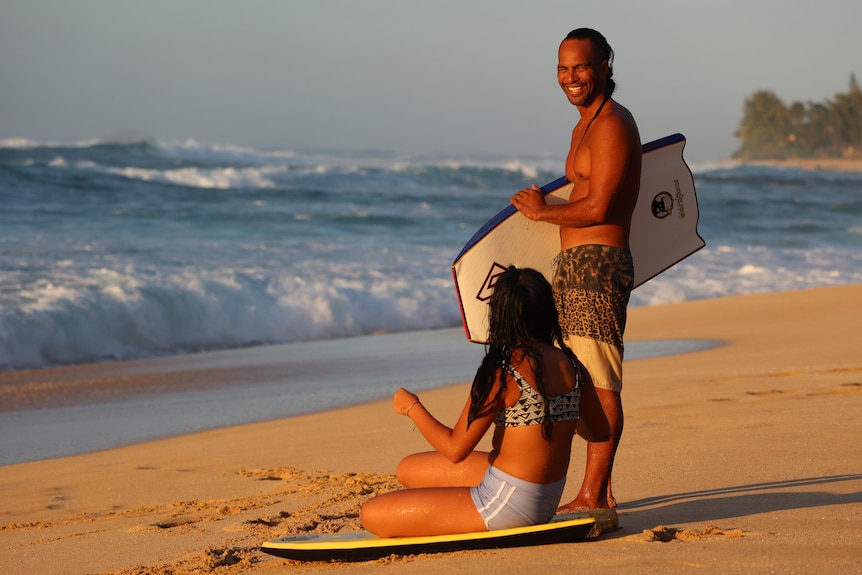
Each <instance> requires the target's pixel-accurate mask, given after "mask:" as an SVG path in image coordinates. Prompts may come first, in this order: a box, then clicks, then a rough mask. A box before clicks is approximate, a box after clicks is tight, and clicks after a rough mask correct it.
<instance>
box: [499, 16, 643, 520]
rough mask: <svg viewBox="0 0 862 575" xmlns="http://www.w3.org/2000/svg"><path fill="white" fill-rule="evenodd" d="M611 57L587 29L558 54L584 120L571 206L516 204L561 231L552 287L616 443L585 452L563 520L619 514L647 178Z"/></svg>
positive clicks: (519, 197)
mask: <svg viewBox="0 0 862 575" xmlns="http://www.w3.org/2000/svg"><path fill="white" fill-rule="evenodd" d="M613 57H614V52H613V50H612V49H611V47H610V46H609V45H608V42H607V40H605V37H604V36H602V35H601V34H600V33H599V32H596V31H595V30H591V29H589V28H579V29H577V30H573V31H572V32H570V33H569V35H568V36H566V38H565V40H563V42H562V43H561V44H560V49H559V63H558V64H557V80H558V82H559V84H560V87H561V88H562V89H563V91H564V92H565V94H566V97H567V98H568V99H569V102H571V103H572V104H574V105H575V106H576V107H577V108H578V112H580V120H579V121H578V123H577V125H576V126H575V128H574V130H573V132H572V143H571V148H570V150H569V154H568V156H567V158H566V177H567V178H568V179H569V181H571V182H572V184H573V188H572V191H571V195H570V197H569V201H568V203H566V204H560V205H548V204H546V203H545V200H544V196H543V195H542V193H541V192H540V191H539V188H538V187H537V186H535V185H533V187H532V188H526V189H524V190H521V191H520V192H518V193H516V194H515V195H514V197H513V198H512V200H511V203H512V204H513V205H514V206H515V207H516V208H517V209H518V210H519V211H520V212H521V213H523V214H524V216H526V217H527V218H529V219H531V220H537V221H544V222H549V223H552V224H554V225H558V226H560V250H561V251H560V255H559V256H558V262H557V269H556V272H555V274H554V278H553V282H552V283H553V286H554V295H555V298H556V304H557V309H558V311H559V313H560V324H561V326H562V328H563V332H564V335H565V338H566V343H567V345H568V346H569V347H570V348H571V349H572V350H573V351H574V352H575V353H576V354H577V355H578V358H579V359H580V360H581V361H582V362H583V363H584V365H585V366H586V368H587V370H588V371H589V373H590V375H591V376H592V379H593V382H594V384H595V387H596V394H597V395H598V398H599V402H600V404H601V407H602V409H603V411H604V413H605V416H606V417H607V419H608V423H609V424H610V427H611V438H610V440H609V441H605V442H589V443H588V444H587V463H586V469H585V473H584V482H583V484H582V486H581V489H580V491H579V493H578V495H577V496H576V497H575V499H574V500H572V501H570V502H569V503H567V504H565V505H563V506H561V507H560V511H569V510H583V509H596V508H602V507H615V506H616V501H615V499H614V496H613V493H612V491H611V470H612V469H613V463H614V455H615V454H616V450H617V446H618V445H619V441H620V436H621V435H622V431H623V408H622V402H621V400H620V391H621V390H622V361H623V332H624V330H625V322H626V306H627V305H628V301H629V294H630V293H631V290H632V286H633V282H634V267H633V264H632V259H631V252H630V251H629V229H630V227H631V217H632V211H633V210H634V206H635V202H636V201H637V196H638V190H639V188H640V176H641V143H640V135H639V134H638V128H637V125H636V124H635V120H634V118H633V117H632V115H631V113H630V112H629V111H628V110H627V109H626V108H624V107H623V106H621V105H620V104H619V103H617V102H616V101H614V100H612V99H611V95H612V94H613V91H614V88H615V86H616V84H615V82H614V80H613V79H612V76H613V69H612V65H613Z"/></svg>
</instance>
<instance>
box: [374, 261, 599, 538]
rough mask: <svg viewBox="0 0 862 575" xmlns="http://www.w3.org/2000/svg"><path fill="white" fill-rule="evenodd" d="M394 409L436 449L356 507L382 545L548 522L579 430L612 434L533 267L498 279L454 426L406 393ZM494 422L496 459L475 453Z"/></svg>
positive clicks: (413, 459) (594, 436) (403, 466)
mask: <svg viewBox="0 0 862 575" xmlns="http://www.w3.org/2000/svg"><path fill="white" fill-rule="evenodd" d="M555 342H556V344H557V345H558V346H559V347H555V346H554V343H555ZM579 406H583V408H584V409H583V410H582V413H581V417H580V418H579V417H578V411H579ZM393 408H394V410H395V412H396V413H399V414H402V415H406V416H407V417H409V418H410V419H411V420H412V422H413V423H414V424H415V425H416V428H417V429H419V431H421V432H422V435H423V436H424V437H425V439H426V440H428V443H430V444H431V446H432V447H434V449H435V450H436V451H432V452H425V453H416V454H413V455H410V456H408V457H406V458H405V459H404V460H402V461H401V463H400V464H399V465H398V470H397V471H396V476H397V478H398V480H399V481H400V482H401V483H402V484H403V485H404V486H405V487H408V489H404V490H401V491H393V492H391V493H385V494H383V495H380V496H378V497H375V498H373V499H371V500H369V501H368V502H366V503H365V504H364V505H363V506H362V512H361V516H360V518H361V521H362V525H363V526H364V527H365V529H367V530H368V531H371V532H372V533H374V534H376V535H379V536H381V537H397V536H418V535H442V534H447V533H468V532H475V531H487V530H491V529H507V528H511V527H521V526H525V525H535V524H539V523H545V522H547V521H548V520H550V519H551V517H553V515H554V513H555V512H556V509H557V505H559V501H560V496H561V495H562V493H563V487H564V486H565V483H566V472H567V470H568V467H569V455H570V453H571V443H572V437H573V436H574V435H575V433H576V431H577V433H579V434H580V435H582V436H584V437H585V438H586V439H588V440H590V441H606V440H607V436H608V425H607V420H605V419H604V418H603V416H602V415H601V413H602V411H601V409H599V408H598V398H597V397H596V395H595V391H594V390H593V387H592V382H591V381H590V379H589V375H588V374H587V372H586V370H585V369H584V368H583V366H581V364H580V363H579V362H578V360H577V358H576V357H575V355H574V354H573V353H572V352H571V350H569V349H568V348H567V347H566V346H565V344H564V343H563V338H562V334H561V332H560V325H559V322H558V319H557V310H556V307H555V306H554V298H553V294H552V292H551V286H550V284H548V282H547V280H545V278H544V276H542V274H540V273H539V272H537V271H535V270H532V269H516V268H509V270H508V271H506V272H504V273H503V274H501V275H500V277H499V279H498V280H497V283H496V285H495V287H494V293H493V295H492V296H491V301H490V306H489V334H488V344H487V347H486V354H485V357H484V359H483V360H482V363H481V365H480V366H479V369H478V370H477V372H476V377H475V378H474V379H473V386H472V388H471V390H470V397H468V398H467V404H466V405H465V406H464V410H463V411H462V413H461V416H460V417H459V419H458V421H457V423H456V424H455V427H454V428H452V429H450V428H449V427H446V426H445V425H443V424H442V423H440V422H439V421H438V420H437V419H435V418H434V416H432V415H431V414H430V413H429V412H428V410H427V409H425V407H424V406H423V405H422V403H421V402H420V401H419V398H418V397H417V396H416V395H414V394H413V393H410V392H409V391H407V390H405V389H399V390H398V391H397V392H395V396H394V398H393ZM492 423H493V424H494V425H495V429H494V438H493V442H492V445H493V449H492V451H491V452H490V453H487V452H481V451H473V449H474V448H475V447H476V445H477V444H478V443H479V440H481V439H482V437H483V436H484V435H485V432H486V431H488V429H489V428H490V427H491V424H492Z"/></svg>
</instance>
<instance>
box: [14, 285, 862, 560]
mask: <svg viewBox="0 0 862 575" xmlns="http://www.w3.org/2000/svg"><path fill="white" fill-rule="evenodd" d="M860 302H862V285H849V286H841V287H833V288H821V289H815V290H805V291H794V292H780V293H768V294H759V295H749V296H740V297H728V298H723V299H714V300H701V301H693V302H686V303H682V304H674V305H666V306H654V307H639V308H633V309H631V310H630V319H629V327H628V331H627V341H630V342H632V341H646V340H665V339H701V340H713V341H715V342H716V343H717V344H718V345H716V346H715V347H712V348H710V349H706V350H703V351H698V352H694V353H687V354H681V355H672V356H665V357H654V358H648V359H638V360H634V361H629V362H627V363H626V367H625V369H626V374H625V385H626V387H625V390H624V392H623V401H624V405H625V409H626V430H625V434H624V436H623V441H622V445H621V447H620V451H619V454H618V457H617V466H616V472H615V476H614V488H615V493H616V496H617V498H618V499H619V501H620V507H619V509H618V511H619V523H620V528H619V529H618V530H616V531H614V532H611V533H607V534H605V535H603V536H601V537H600V538H598V539H597V540H593V541H588V542H582V543H573V544H565V545H554V546H538V547H529V548H519V549H503V550H494V551H473V552H460V553H452V554H442V555H418V556H409V557H391V558H387V559H383V560H379V561H372V562H363V563H350V564H339V563H336V564H329V563H299V562H292V561H285V560H282V559H279V558H276V557H272V556H270V555H267V554H264V553H261V552H260V551H259V550H258V546H259V545H260V543H261V542H262V541H265V540H267V539H272V538H275V537H279V536H283V535H286V534H289V533H304V532H333V531H339V530H354V529H359V523H358V518H357V514H358V510H359V507H360V505H361V503H362V502H363V501H364V500H366V499H367V498H368V497H370V496H371V495H373V494H375V493H379V492H383V491H387V490H390V489H393V488H395V487H396V484H395V482H394V478H393V476H392V473H393V471H394V468H395V465H396V463H397V462H398V460H399V459H400V458H401V457H403V456H404V455H406V454H408V453H410V452H412V451H417V450H424V449H426V445H425V443H424V441H423V440H422V437H421V436H420V435H419V434H418V432H413V431H412V426H411V425H410V424H409V421H408V420H406V419H405V418H403V417H400V416H397V415H395V414H394V413H393V412H392V411H391V407H390V404H389V402H388V401H377V402H372V403H366V404H363V405H358V406H353V407H347V408H340V409H336V410H331V411H325V412H321V413H315V414H311V415H302V416H297V417H292V418H288V419H283V420H277V421H270V422H265V423H258V424H251V425H242V426H235V427H226V428H222V429H218V430H214V431H207V432H202V433H197V434H193V435H186V436H181V437H175V438H171V439H165V440H160V441H153V442H148V443H143V444H139V445H133V446H129V447H123V448H117V449H111V450H107V451H101V452H97V453H91V454H86V455H78V456H72V457H64V458H59V459H51V460H45V461H35V462H29V463H21V464H14V465H7V466H3V467H0V493H2V506H0V542H2V545H0V565H2V571H3V573H6V574H9V575H16V574H22V575H23V574H28V575H29V574H33V573H44V574H116V575H120V574H122V575H132V574H135V575H141V574H149V573H158V574H173V575H184V574H191V573H208V572H214V573H222V574H225V575H231V574H238V573H342V572H350V573H378V572H381V571H384V570H385V572H387V573H408V574H410V573H454V572H463V573H477V572H484V573H500V574H503V573H506V574H512V573H532V572H535V571H536V570H538V569H541V570H542V571H543V572H548V573H557V572H559V573H563V572H566V573H572V572H575V571H580V570H585V571H586V570H588V571H589V572H590V573H614V574H618V573H690V572H698V573H730V572H735V573H767V572H772V573H839V574H840V573H847V574H850V573H859V572H862V442H860V441H859V439H860V438H862V415H861V414H862V353H860V349H862V335H860V333H859V326H862V305H860ZM247 352H249V351H248V350H239V351H237V352H235V353H237V354H240V356H239V357H241V354H243V353H247ZM159 361H162V360H152V363H150V365H151V368H150V370H149V371H148V373H147V374H144V375H140V376H136V375H135V374H134V373H130V374H125V375H124V377H131V378H134V377H142V378H143V377H146V378H148V379H147V381H144V380H143V379H142V380H141V381H140V382H139V383H140V384H141V386H143V387H144V388H145V387H146V385H144V384H147V385H150V384H151V385H154V386H155V385H158V381H159V378H158V362H159ZM165 361H167V360H165ZM236 365H239V366H241V368H242V369H245V370H247V373H248V375H247V377H248V378H249V379H250V380H255V379H260V378H261V377H262V375H261V374H257V373H255V367H254V365H248V364H247V363H243V362H242V361H241V360H240V361H237V363H236ZM88 369H91V370H92V374H93V376H94V377H95V376H98V377H106V376H109V375H110V372H111V370H112V367H111V366H110V365H105V364H103V365H100V366H92V368H88V367H86V366H84V367H76V368H74V370H75V377H80V378H85V377H86V375H87V370H88ZM220 369H226V370H227V369H230V370H236V369H237V368H236V367H231V366H230V365H219V366H212V367H210V368H207V367H206V366H202V368H201V370H200V377H202V378H204V377H206V378H212V377H216V378H217V377H218V370H220ZM147 382H150V383H147ZM187 384H188V385H190V386H191V385H194V382H193V381H192V382H187ZM141 386H138V387H137V388H136V389H138V392H140V387H141ZM467 390H468V384H466V383H464V384H459V385H454V386H450V387H445V388H441V389H435V390H432V391H425V392H422V393H421V394H420V395H421V397H422V399H423V401H424V402H425V403H426V404H427V405H428V406H429V408H430V409H431V411H432V412H433V413H435V414H437V415H439V416H440V417H441V418H442V419H444V420H445V421H453V420H454V419H455V418H456V416H457V414H458V412H459V411H460V409H461V407H462V405H463V401H464V398H465V396H466V393H467ZM48 395H50V394H48ZM46 401H49V400H48V399H46ZM577 441H578V443H577V444H576V445H575V449H574V455H573V460H572V463H571V467H570V473H569V483H568V485H567V487H566V492H565V494H564V497H566V498H568V497H571V496H572V495H573V494H574V493H575V492H576V491H577V488H578V487H579V485H580V480H581V475H582V470H583V454H584V444H583V442H581V441H580V440H577Z"/></svg>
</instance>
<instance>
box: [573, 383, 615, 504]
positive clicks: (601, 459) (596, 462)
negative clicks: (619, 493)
mask: <svg viewBox="0 0 862 575" xmlns="http://www.w3.org/2000/svg"><path fill="white" fill-rule="evenodd" d="M596 394H597V395H598V396H599V402H600V403H601V405H602V410H603V411H604V413H605V417H607V419H608V424H609V425H610V429H611V437H610V439H609V440H608V441H603V442H589V443H587V464H586V468H585V470H584V482H583V483H582V484H581V490H580V491H579V492H578V495H577V496H576V497H575V498H574V499H573V500H572V501H570V502H569V503H566V504H565V505H561V506H560V508H559V509H558V512H565V511H582V510H585V509H598V508H608V507H610V508H613V507H616V504H617V502H616V499H615V498H614V496H613V492H612V491H611V472H612V471H613V466H614V456H615V455H616V452H617V447H618V446H619V443H620V437H621V436H622V433H623V405H622V401H621V400H620V394H619V393H617V392H615V391H609V390H606V389H599V388H596Z"/></svg>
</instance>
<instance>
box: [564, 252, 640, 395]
mask: <svg viewBox="0 0 862 575" xmlns="http://www.w3.org/2000/svg"><path fill="white" fill-rule="evenodd" d="M552 285H553V288H554V299H555V300H556V304H557V310H558V311H559V314H560V326H561V327H562V328H563V336H564V339H565V340H566V345H568V346H569V347H570V348H571V349H572V351H574V352H575V354H576V355H577V356H578V359H580V360H581V362H582V363H583V364H584V366H585V367H586V368H587V371H588V372H589V373H590V376H591V377H592V378H593V383H594V384H595V386H596V387H597V388H600V389H609V390H611V391H616V392H619V391H620V390H622V385H623V384H622V372H623V366H622V363H623V332H624V331H625V328H626V307H627V306H628V303H629V296H630V295H631V291H632V287H633V286H634V263H633V261H632V255H631V252H630V251H629V250H627V249H623V248H618V247H614V246H604V245H594V244H590V245H584V246H575V247H573V248H569V249H567V250H565V251H563V252H560V255H559V256H557V261H556V270H555V272H554V279H553V282H552Z"/></svg>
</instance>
